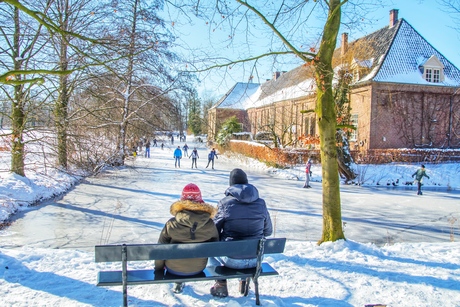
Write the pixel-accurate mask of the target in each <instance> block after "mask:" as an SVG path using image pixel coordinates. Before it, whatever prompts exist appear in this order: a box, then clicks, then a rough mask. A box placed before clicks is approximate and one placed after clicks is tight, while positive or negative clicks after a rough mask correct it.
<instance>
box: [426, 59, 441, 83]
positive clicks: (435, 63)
mask: <svg viewBox="0 0 460 307" xmlns="http://www.w3.org/2000/svg"><path fill="white" fill-rule="evenodd" d="M420 68H421V71H422V74H423V79H425V80H426V81H427V82H430V83H440V82H443V81H444V65H443V64H442V63H441V61H439V59H438V58H437V57H436V56H435V55H433V56H431V57H430V58H429V59H428V60H426V61H425V62H424V63H423V64H422V65H420Z"/></svg>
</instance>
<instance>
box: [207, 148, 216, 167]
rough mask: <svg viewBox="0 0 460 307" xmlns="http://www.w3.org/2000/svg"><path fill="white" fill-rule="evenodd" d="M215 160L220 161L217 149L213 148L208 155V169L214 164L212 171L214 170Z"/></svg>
mask: <svg viewBox="0 0 460 307" xmlns="http://www.w3.org/2000/svg"><path fill="white" fill-rule="evenodd" d="M214 158H216V159H219V157H217V152H216V149H215V148H213V149H212V150H211V151H210V152H209V154H208V165H206V168H208V166H209V164H210V163H211V162H212V169H214Z"/></svg>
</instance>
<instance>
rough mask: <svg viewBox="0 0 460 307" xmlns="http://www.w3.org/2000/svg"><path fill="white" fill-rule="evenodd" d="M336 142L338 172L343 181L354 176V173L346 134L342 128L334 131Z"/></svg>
mask: <svg viewBox="0 0 460 307" xmlns="http://www.w3.org/2000/svg"><path fill="white" fill-rule="evenodd" d="M336 137H337V143H338V144H340V145H339V146H338V147H337V154H338V157H337V162H338V163H339V173H340V176H342V178H345V181H346V182H348V181H350V180H353V179H355V178H356V174H355V172H354V171H353V169H352V164H353V157H352V156H351V153H350V145H349V143H348V139H347V136H346V134H345V132H344V131H343V130H341V129H340V130H337V133H336Z"/></svg>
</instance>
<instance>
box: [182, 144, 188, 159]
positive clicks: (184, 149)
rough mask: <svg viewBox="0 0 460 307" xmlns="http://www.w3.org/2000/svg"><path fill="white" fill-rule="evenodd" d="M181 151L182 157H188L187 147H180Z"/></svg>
mask: <svg viewBox="0 0 460 307" xmlns="http://www.w3.org/2000/svg"><path fill="white" fill-rule="evenodd" d="M182 150H183V151H184V156H185V157H188V145H187V143H185V145H184V146H183V147H182Z"/></svg>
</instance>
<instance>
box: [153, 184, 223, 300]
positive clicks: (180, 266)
mask: <svg viewBox="0 0 460 307" xmlns="http://www.w3.org/2000/svg"><path fill="white" fill-rule="evenodd" d="M170 212H171V214H172V215H173V217H172V218H171V219H169V221H167V222H166V224H165V226H164V227H163V229H162V231H161V233H160V237H159V239H158V243H161V244H172V243H192V242H213V241H219V234H218V233H217V228H216V225H215V224H214V222H213V220H212V218H213V217H214V216H215V214H216V212H217V208H216V207H214V206H212V205H210V204H207V203H205V202H204V201H203V198H202V197H201V191H200V188H198V186H197V185H195V184H193V183H189V184H187V185H186V186H185V187H184V189H183V190H182V195H181V198H180V200H178V201H176V202H174V203H173V204H172V205H171V207H170ZM207 262H208V258H197V259H175V260H155V270H164V269H166V270H168V272H169V273H171V274H175V275H180V276H190V275H195V274H198V273H200V272H201V271H203V269H204V268H205V267H206V264H207ZM183 288H184V283H176V284H175V286H174V289H173V291H174V292H175V293H180V292H182V290H183Z"/></svg>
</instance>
